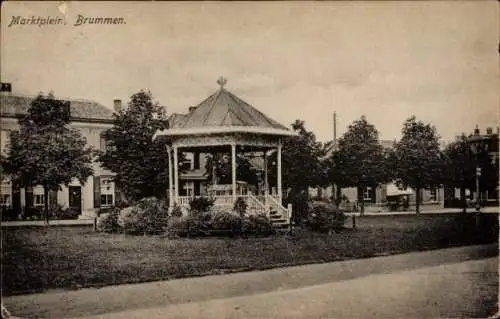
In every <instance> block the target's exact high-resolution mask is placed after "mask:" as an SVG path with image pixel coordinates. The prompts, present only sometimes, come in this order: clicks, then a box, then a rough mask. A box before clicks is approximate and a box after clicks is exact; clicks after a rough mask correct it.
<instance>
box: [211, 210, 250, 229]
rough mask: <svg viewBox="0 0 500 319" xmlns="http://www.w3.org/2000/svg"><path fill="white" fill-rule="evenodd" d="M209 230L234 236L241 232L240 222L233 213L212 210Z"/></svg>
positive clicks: (239, 218)
mask: <svg viewBox="0 0 500 319" xmlns="http://www.w3.org/2000/svg"><path fill="white" fill-rule="evenodd" d="M208 222H209V228H210V229H211V230H212V231H213V232H223V233H228V234H231V235H236V234H239V233H240V232H241V226H242V220H241V217H240V216H239V215H236V214H235V213H231V212H227V211H223V210H214V209H212V211H211V212H210V220H209V221H208Z"/></svg>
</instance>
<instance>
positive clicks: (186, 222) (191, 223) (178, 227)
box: [168, 215, 210, 237]
mask: <svg viewBox="0 0 500 319" xmlns="http://www.w3.org/2000/svg"><path fill="white" fill-rule="evenodd" d="M168 233H169V234H170V235H176V236H179V237H186V236H187V237H198V236H207V235H209V234H210V229H209V224H208V223H206V222H203V221H202V220H201V219H200V218H199V217H195V216H191V215H188V216H182V217H173V218H171V219H170V220H169V223H168Z"/></svg>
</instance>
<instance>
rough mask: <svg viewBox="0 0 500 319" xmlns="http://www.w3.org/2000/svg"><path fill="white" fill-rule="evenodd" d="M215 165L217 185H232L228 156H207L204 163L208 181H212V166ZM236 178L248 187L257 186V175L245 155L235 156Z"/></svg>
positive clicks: (230, 162) (230, 163) (229, 157)
mask: <svg viewBox="0 0 500 319" xmlns="http://www.w3.org/2000/svg"><path fill="white" fill-rule="evenodd" d="M214 163H215V176H216V177H217V183H218V184H231V183H232V178H233V177H232V167H231V165H232V161H231V155H230V154H220V153H219V154H214V155H211V154H208V155H207V161H206V165H205V168H206V171H207V176H208V180H209V181H212V180H213V173H214V167H213V165H214ZM236 177H237V179H238V181H243V182H246V183H248V184H250V185H257V183H258V181H257V174H256V172H255V169H254V168H253V167H252V164H251V163H250V160H249V158H248V156H247V155H245V154H237V155H236Z"/></svg>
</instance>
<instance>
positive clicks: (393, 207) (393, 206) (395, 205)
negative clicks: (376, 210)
mask: <svg viewBox="0 0 500 319" xmlns="http://www.w3.org/2000/svg"><path fill="white" fill-rule="evenodd" d="M387 206H388V207H389V211H391V212H395V211H397V210H399V207H400V206H401V203H400V202H399V200H391V201H389V202H387Z"/></svg>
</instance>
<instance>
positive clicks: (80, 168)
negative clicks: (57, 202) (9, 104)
mask: <svg viewBox="0 0 500 319" xmlns="http://www.w3.org/2000/svg"><path fill="white" fill-rule="evenodd" d="M69 123H70V105H69V102H64V101H61V100H56V99H55V98H54V96H53V95H52V94H50V95H48V96H47V97H44V96H42V95H39V96H37V97H36V98H35V99H34V100H33V101H32V102H31V105H30V107H29V109H28V111H27V114H26V115H25V116H24V117H22V118H20V119H19V125H20V130H19V131H14V132H12V134H11V138H10V145H9V147H8V149H9V152H8V154H7V156H5V157H3V158H2V171H3V172H5V174H8V175H11V176H12V179H13V180H16V181H17V182H18V183H19V184H20V185H21V186H22V187H29V186H35V185H41V186H43V188H44V194H45V198H48V193H49V191H51V190H52V191H58V190H60V185H61V184H64V185H66V186H68V185H69V184H70V183H71V181H72V180H73V179H75V178H76V179H78V180H79V181H80V183H81V184H82V185H83V184H84V183H85V182H86V180H87V178H88V177H89V176H90V175H92V173H93V169H92V150H91V149H90V148H88V147H87V146H86V143H87V142H86V139H85V138H84V137H82V136H81V134H80V132H79V131H78V130H76V129H72V128H69V127H68V125H69ZM48 208H49V207H48V201H46V205H45V218H46V220H47V221H48V218H49V211H48Z"/></svg>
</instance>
